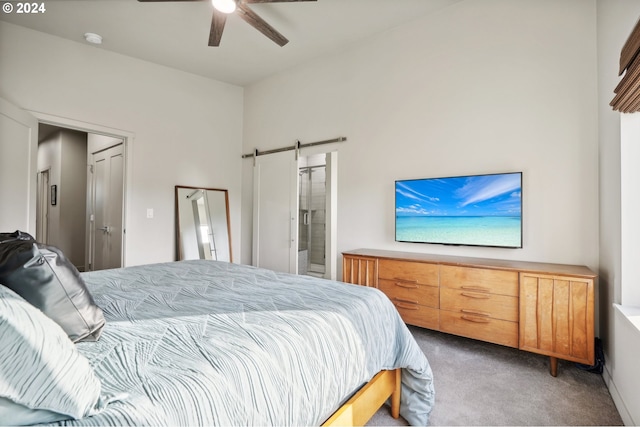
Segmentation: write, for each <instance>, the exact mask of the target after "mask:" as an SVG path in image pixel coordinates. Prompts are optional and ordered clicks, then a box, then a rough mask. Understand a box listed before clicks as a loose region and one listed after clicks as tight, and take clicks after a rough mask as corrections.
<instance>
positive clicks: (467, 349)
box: [367, 326, 623, 426]
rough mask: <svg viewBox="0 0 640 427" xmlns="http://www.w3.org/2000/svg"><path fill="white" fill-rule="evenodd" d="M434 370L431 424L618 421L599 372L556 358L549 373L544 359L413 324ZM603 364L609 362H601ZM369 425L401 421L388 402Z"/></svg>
mask: <svg viewBox="0 0 640 427" xmlns="http://www.w3.org/2000/svg"><path fill="white" fill-rule="evenodd" d="M409 329H410V330H411V332H412V333H413V335H414V337H415V338H416V341H417V342H418V344H419V345H420V347H421V348H422V350H423V351H424V353H425V354H426V355H427V358H428V359H429V363H430V364H431V369H432V370H433V375H434V385H435V389H436V403H435V406H434V409H433V411H432V412H431V417H430V420H429V424H430V425H433V426H460V425H464V426H578V425H580V426H587V425H598V426H605V425H623V423H622V419H621V418H620V415H619V413H618V411H617V410H616V407H615V405H614V403H613V400H612V399H611V395H610V394H609V391H608V389H607V387H606V385H605V383H604V380H603V379H602V376H601V375H599V374H594V373H590V372H587V371H583V370H581V369H579V368H578V367H577V366H576V364H575V363H572V362H565V361H562V360H561V361H559V363H558V376H557V377H555V378H554V377H552V376H551V375H550V374H549V358H548V357H545V356H541V355H537V354H533V353H529V352H524V351H520V350H518V349H514V348H509V347H504V346H500V345H496V344H490V343H485V342H481V341H476V340H471V339H467V338H462V337H457V336H454V335H449V334H444V333H440V332H436V331H431V330H427V329H422V328H417V327H413V326H410V327H409ZM605 363H606V361H605ZM367 425H371V426H398V425H400V426H402V425H407V422H406V421H405V420H404V419H402V417H400V418H399V419H394V418H392V417H391V415H390V414H389V410H388V407H386V406H385V407H383V408H381V409H380V410H379V411H378V412H377V413H376V414H375V415H374V417H373V418H372V419H371V420H369V423H368V424H367Z"/></svg>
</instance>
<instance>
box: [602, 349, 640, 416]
mask: <svg viewBox="0 0 640 427" xmlns="http://www.w3.org/2000/svg"><path fill="white" fill-rule="evenodd" d="M605 360H607V357H606V355H605ZM602 379H603V380H604V383H605V384H606V385H607V388H608V389H609V394H610V395H611V399H613V404H614V405H616V409H617V410H618V413H619V414H620V418H622V422H623V423H624V425H625V426H634V425H636V424H635V423H634V422H633V419H632V418H631V414H630V413H629V411H628V410H627V406H626V405H625V404H624V401H623V400H622V396H620V393H618V389H617V387H616V384H615V383H614V382H613V378H611V373H610V372H609V369H608V368H607V365H606V364H605V365H604V369H603V371H602Z"/></svg>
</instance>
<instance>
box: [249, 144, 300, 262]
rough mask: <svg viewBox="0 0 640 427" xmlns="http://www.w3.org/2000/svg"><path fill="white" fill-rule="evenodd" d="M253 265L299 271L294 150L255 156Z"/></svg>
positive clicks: (296, 175) (296, 169)
mask: <svg viewBox="0 0 640 427" xmlns="http://www.w3.org/2000/svg"><path fill="white" fill-rule="evenodd" d="M253 265H255V266H257V267H263V268H268V269H270V270H275V271H281V272H285V273H294V274H295V273H297V271H298V162H297V160H296V158H295V152H293V151H287V152H282V153H275V154H269V155H265V156H258V157H257V158H256V159H255V167H254V169H253Z"/></svg>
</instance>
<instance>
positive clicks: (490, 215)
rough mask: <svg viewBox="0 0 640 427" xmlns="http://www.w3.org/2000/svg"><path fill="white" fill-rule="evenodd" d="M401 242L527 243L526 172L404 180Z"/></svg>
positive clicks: (399, 199)
mask: <svg viewBox="0 0 640 427" xmlns="http://www.w3.org/2000/svg"><path fill="white" fill-rule="evenodd" d="M395 189H396V195H395V206H396V215H395V218H396V221H395V232H396V241H398V242H417V243H439V244H447V245H468V246H490V247H500V248H521V247H522V172H510V173H496V174H486V175H469V176H454V177H444V178H424V179H408V180H398V181H396V184H395Z"/></svg>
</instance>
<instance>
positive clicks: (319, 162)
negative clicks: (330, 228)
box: [298, 154, 327, 277]
mask: <svg viewBox="0 0 640 427" xmlns="http://www.w3.org/2000/svg"><path fill="white" fill-rule="evenodd" d="M298 176H299V179H298V185H299V190H298V198H299V202H298V274H305V275H309V276H316V277H324V274H325V271H326V269H325V264H326V245H325V242H326V225H327V223H326V212H327V187H326V183H327V180H326V160H325V155H324V154H317V155H315V156H308V157H302V158H300V159H299V169H298Z"/></svg>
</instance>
